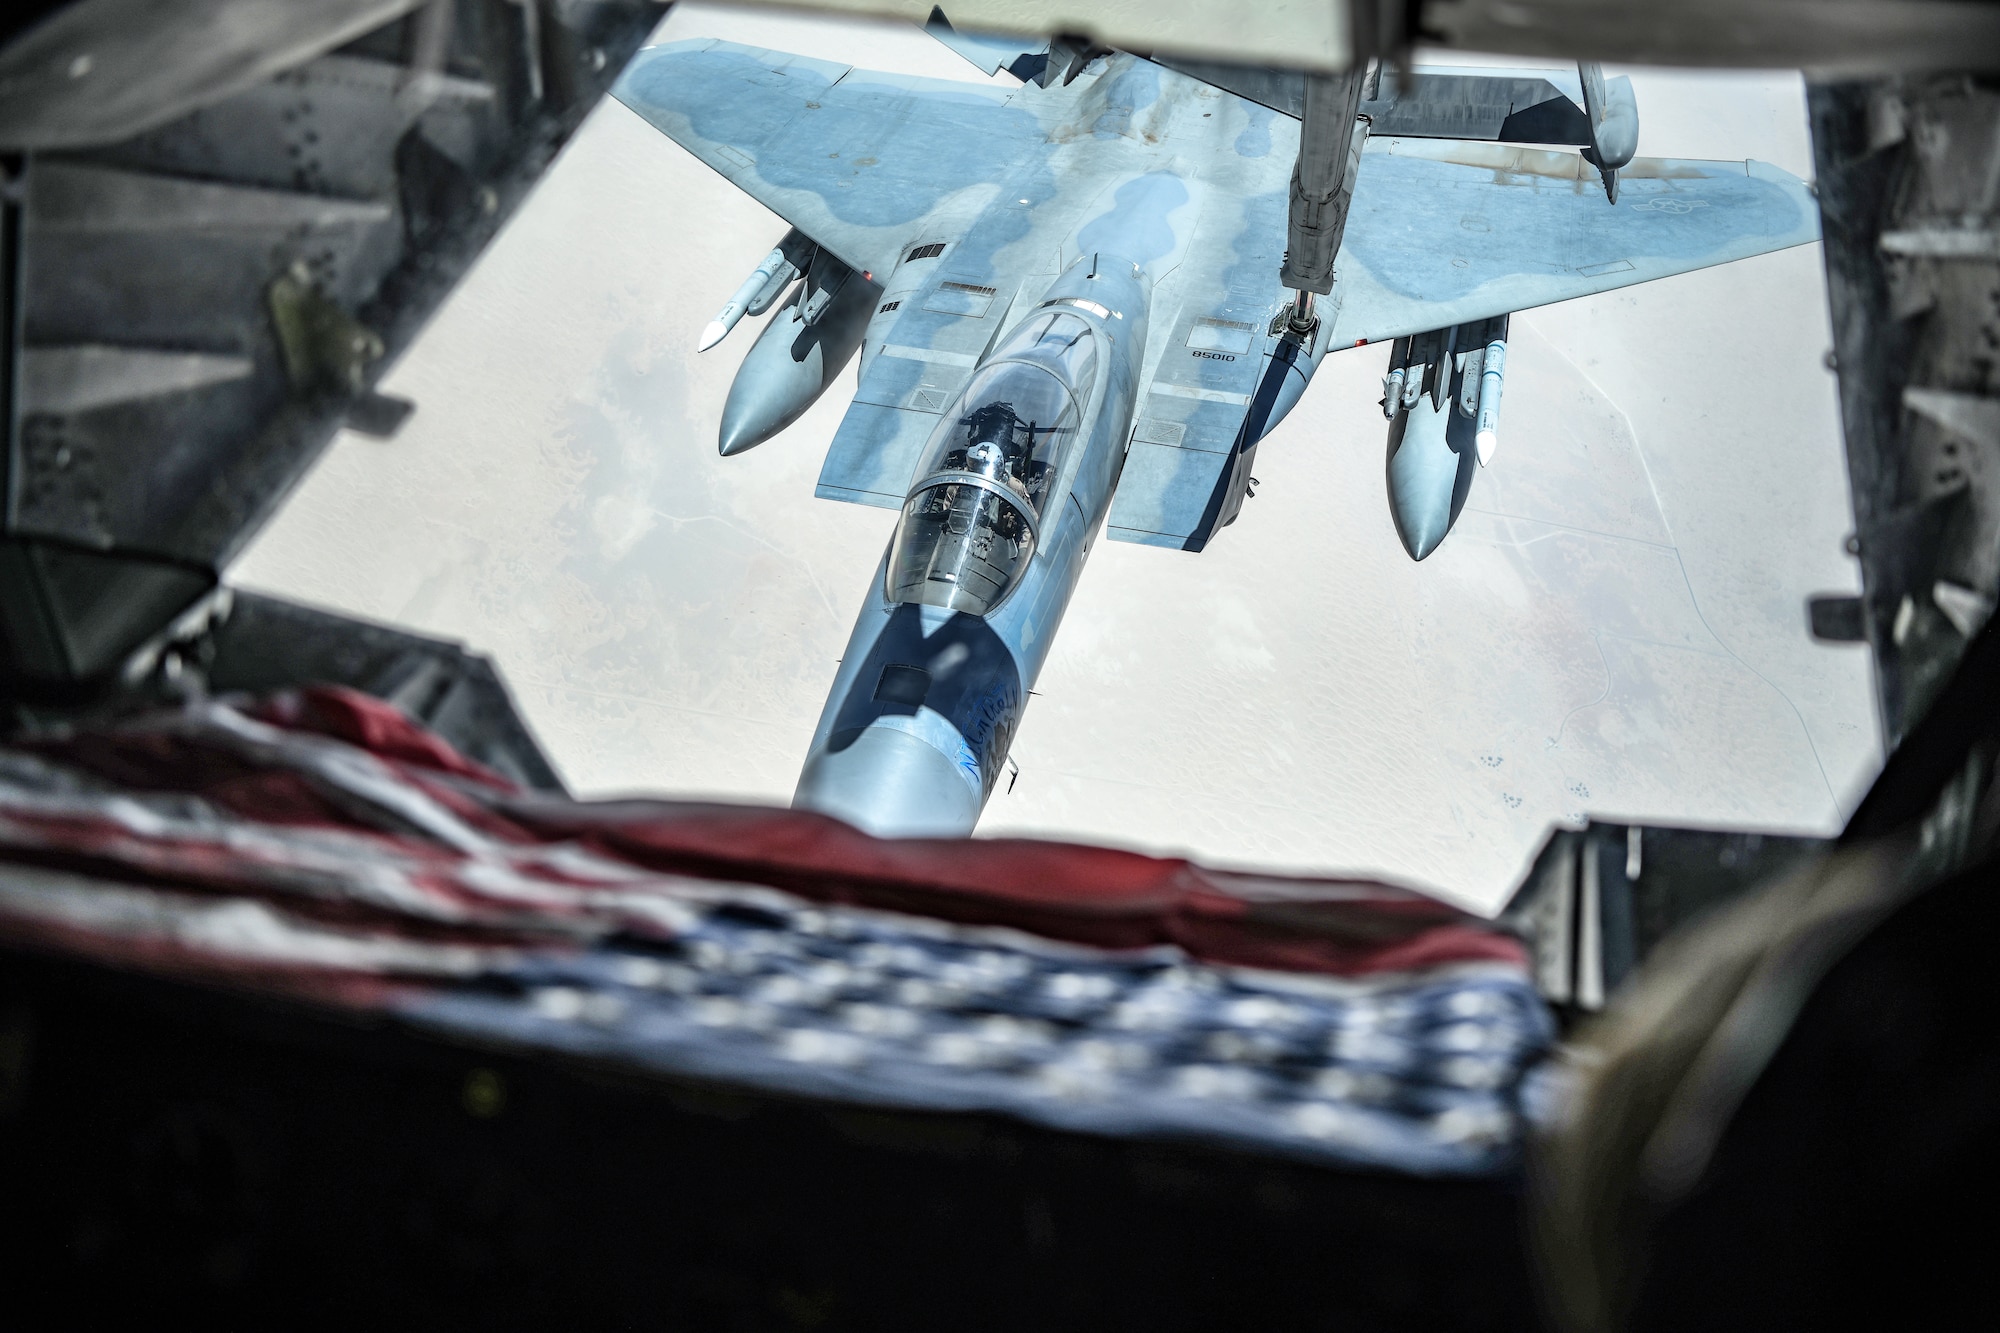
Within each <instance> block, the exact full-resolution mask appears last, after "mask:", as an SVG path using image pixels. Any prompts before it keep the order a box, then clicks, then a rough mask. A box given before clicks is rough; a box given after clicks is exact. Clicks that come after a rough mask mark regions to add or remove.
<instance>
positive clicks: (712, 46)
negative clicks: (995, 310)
mask: <svg viewBox="0 0 2000 1333" xmlns="http://www.w3.org/2000/svg"><path fill="white" fill-rule="evenodd" d="M611 93H612V96H614V97H616V98H617V99H618V100H619V101H621V102H623V103H624V104H625V105H626V106H628V107H630V108H632V110H634V111H636V112H638V113H639V115H640V116H642V117H644V118H645V119H646V120H647V121H649V122H650V123H651V124H652V125H654V126H655V127H656V128H657V129H659V130H660V131H661V132H662V133H664V134H665V135H666V136H667V137H668V138H670V139H672V140H673V141H674V142H675V143H678V144H680V145H681V146H682V147H683V148H686V149H687V150H688V151H689V152H691V153H693V154H694V155H695V156H696V157H698V158H700V159H701V160H702V161H704V162H706V163H707V164H708V165H709V166H711V167H714V168H715V169H716V170H717V171H719V172H721V173H722V175H723V176H725V177H726V178H728V180H729V181H730V183H731V184H733V185H735V186H736V187H737V188H738V189H740V190H742V191H743V192H744V193H745V194H748V195H749V196H750V197H751V198H753V199H755V200H757V202H759V203H761V204H763V205H764V206H765V207H767V208H769V209H770V210H771V211H772V212H774V213H776V214H777V215H778V216H779V217H781V218H783V219H784V220H785V221H787V222H789V223H791V224H792V225H793V226H794V227H797V228H798V229H799V230H800V231H802V232H804V233H805V234H806V235H808V236H810V237H812V238H813V240H815V241H817V242H819V243H820V244H821V245H822V246H824V247H826V248H827V249H828V250H831V251H832V252H833V253H834V254H835V255H836V256H838V257H839V258H840V259H841V261H842V262H844V263H846V264H847V265H848V266H849V267H851V268H854V269H857V270H861V271H863V272H874V273H886V272H888V271H889V270H890V269H891V268H892V267H894V265H895V261H896V257H897V253H898V249H899V247H900V246H901V245H902V243H903V240H904V238H906V237H907V236H909V235H910V234H912V233H913V232H915V231H919V230H922V229H923V227H924V224H925V222H926V220H927V219H928V218H930V217H932V216H933V215H934V214H935V213H937V212H938V211H939V210H941V209H944V208H949V207H950V206H951V204H952V203H953V201H954V198H955V197H956V196H959V195H960V194H961V193H962V192H963V191H965V190H967V189H970V188H972V187H975V186H979V185H984V184H989V183H992V182H995V181H998V180H1001V179H1004V178H1005V177H1006V175H1007V174H1008V173H1009V172H1010V171H1011V169H1012V168H1013V167H1014V165H1015V164H1016V163H1018V162H1019V161H1020V160H1021V159H1022V158H1024V157H1025V156H1026V155H1027V154H1028V153H1029V152H1030V151H1031V150H1032V149H1034V148H1036V147H1038V146H1039V145H1041V144H1042V143H1044V142H1045V141H1046V138H1047V132H1046V130H1045V129H1044V128H1043V127H1042V126H1041V125H1040V123H1039V122H1038V121H1037V120H1036V118H1035V116H1034V115H1033V114H1032V113H1030V112H1029V111H1027V110H1025V109H1024V108H1022V107H1021V106H1019V105H1017V104H1012V103H1013V102H1014V98H1015V97H1016V95H1017V90H1010V89H1005V88H989V87H984V86H981V85H978V84H967V83H952V82H948V81H946V80H942V79H916V78H906V77H903V76H901V75H895V74H883V73H879V72H876V71H872V70H859V69H854V68H852V67H851V66H848V65H836V64H830V63H828V62H827V61H824V60H812V59H809V58H807V57H805V56H796V55H789V54H787V53H785V52H782V51H764V50H759V49H757V48H755V47H748V46H737V45H734V44H733V43H729V42H717V41H692V42H675V43H672V44H670V45H666V46H655V47H649V48H648V49H646V50H644V51H641V52H640V53H639V54H638V55H637V56H636V57H634V58H633V60H632V63H631V65H630V66H628V67H627V68H626V70H625V73H624V74H623V75H621V76H620V77H619V79H618V82H617V83H616V84H615V85H613V87H612V89H611Z"/></svg>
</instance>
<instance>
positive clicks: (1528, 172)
mask: <svg viewBox="0 0 2000 1333" xmlns="http://www.w3.org/2000/svg"><path fill="white" fill-rule="evenodd" d="M1618 178H1619V195H1618V202H1617V204H1615V205H1613V204H1608V203H1606V202H1605V198H1604V191H1603V188H1602V187H1601V186H1600V184H1599V183H1598V174H1597V169H1596V168H1595V167H1593V166H1591V165H1590V164H1589V163H1588V162H1586V161H1584V160H1583V158H1582V157H1580V156H1579V155H1577V154H1575V153H1564V152H1553V151H1543V150H1537V149H1529V148H1518V147H1515V146H1513V145H1510V144H1499V143H1466V142H1451V141H1442V140H1430V139H1399V138H1383V139H1370V140H1369V142H1368V151H1367V155H1366V157H1365V158H1364V159H1363V165H1362V168H1361V172H1360V175H1359V176H1358V178H1357V180H1356V184H1355V190H1354V206H1353V210H1352V211H1351V212H1350V213H1349V214H1348V217H1347V233H1346V237H1345V240H1344V242H1343V244H1342V245H1341V249H1340V256H1339V259H1338V261H1337V263H1336V269H1337V272H1338V274H1339V281H1338V282H1337V284H1336V285H1335V288H1334V291H1335V293H1336V295H1337V296H1338V297H1339V298H1340V309H1339V313H1338V315H1337V316H1336V323H1335V324H1334V326H1333V332H1332V342H1331V345H1332V346H1335V347H1341V346H1353V345H1355V344H1356V343H1359V342H1363V341H1366V342H1379V341H1381V340H1383V339H1385V338H1397V337H1401V336H1403V335H1405V334H1410V333H1421V332H1423V331H1425V330H1427V329H1437V328H1443V327H1445V326H1446V325H1449V324H1464V323H1469V322H1471V321H1473V320H1477V319H1486V318H1489V317H1491V316H1494V315H1503V314H1507V313H1510V312H1512V311H1516V310H1528V309H1531V308H1533V307H1535V306H1542V305H1548V304H1550V303H1552V302H1556V301H1567V300H1570V299H1571V298H1573V297H1578V296H1588V295H1591V294H1592V293H1594V292H1603V291H1610V290H1611V289H1613V288H1616V287H1629V286H1631V285H1632V284H1634V283H1640V282H1649V281H1651V280H1652V279H1654V278H1664V277H1668V276H1670V275H1672V274H1675V273H1687V272H1690V271H1692V270H1694V269H1699V268H1707V267H1709V266H1710V265H1713V264H1724V263H1728V262H1729V261H1730V260H1734V259H1745V258H1748V257H1749V256H1751V255H1759V254H1764V253H1766V252H1768V251H1771V250H1782V249H1785V248H1786V247H1788V246H1794V245H1804V244H1806V243H1807V242H1809V241H1815V240H1818V239H1819V207H1818V204H1817V203H1816V202H1815V201H1814V199H1813V196H1812V193H1811V191H1810V190H1809V189H1808V188H1807V186H1806V184H1805V182H1804V181H1801V180H1799V179H1798V178H1797V177H1795V176H1792V175H1789V174H1788V173H1786V172H1783V171H1780V170H1779V169H1778V168H1776V167H1773V166H1769V165H1767V164H1766V163H1763V162H1696V161H1680V160H1676V159H1671V158H1643V157H1642V158H1634V159H1633V160H1632V162H1631V164H1630V165H1628V166H1626V167H1625V168H1624V169H1623V170H1622V171H1620V172H1619V173H1618Z"/></svg>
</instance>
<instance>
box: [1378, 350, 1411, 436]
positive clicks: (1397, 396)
mask: <svg viewBox="0 0 2000 1333" xmlns="http://www.w3.org/2000/svg"><path fill="white" fill-rule="evenodd" d="M1409 366H1410V340H1409V339H1408V338H1398V339H1396V341H1395V343H1394V344H1393V345H1391V347H1390V348H1389V373H1388V374H1387V375H1384V376H1383V377H1382V415H1383V416H1384V417H1386V418H1387V419H1388V420H1390V421H1394V420H1395V419H1396V414H1397V413H1398V412H1400V411H1402V410H1403V379H1404V377H1405V376H1406V375H1407V374H1408V373H1409Z"/></svg>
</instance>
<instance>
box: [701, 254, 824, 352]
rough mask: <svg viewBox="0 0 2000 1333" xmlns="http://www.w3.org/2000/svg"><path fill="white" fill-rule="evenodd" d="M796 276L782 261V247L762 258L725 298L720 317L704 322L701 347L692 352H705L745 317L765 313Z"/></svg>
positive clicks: (789, 264)
mask: <svg viewBox="0 0 2000 1333" xmlns="http://www.w3.org/2000/svg"><path fill="white" fill-rule="evenodd" d="M798 276H799V269H798V265H796V264H794V263H793V262H792V261H791V260H789V259H787V258H786V257H785V247H784V246H782V245H781V246H779V247H778V248H777V249H775V250H773V251H771V253H770V254H768V255H765V256H764V262H763V263H761V264H759V265H757V267H756V268H754V269H752V270H751V272H750V276H749V277H747V278H745V279H744V280H743V285H742V286H741V287H738V288H737V289H736V295H734V296H732V297H730V298H729V304H727V305H725V306H723V307H722V313H721V314H719V315H717V316H716V317H715V318H714V319H711V320H710V321H708V326H707V327H706V328H704V329H703V330H702V331H701V343H700V345H699V346H697V347H696V348H695V349H694V350H695V351H697V352H706V351H707V350H708V349H709V348H711V347H713V346H715V345H716V344H717V343H719V342H721V341H722V340H723V339H724V338H726V337H728V336H729V331H730V330H731V329H733V328H735V327H736V322H737V321H738V320H740V319H742V318H743V317H744V316H745V315H761V314H763V313H764V312H765V311H766V310H769V309H770V308H771V303H772V302H773V301H776V300H777V299H778V298H779V297H780V296H782V295H784V292H785V288H786V287H788V286H790V285H791V282H792V280H793V279H794V278H796V277H798Z"/></svg>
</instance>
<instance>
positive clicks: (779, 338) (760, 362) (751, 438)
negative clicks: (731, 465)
mask: <svg viewBox="0 0 2000 1333" xmlns="http://www.w3.org/2000/svg"><path fill="white" fill-rule="evenodd" d="M881 290H882V289H881V288H879V287H877V286H876V285H875V284H874V283H872V282H870V281H869V280H868V279H867V278H866V277H864V276H863V275H862V274H859V273H851V272H849V271H848V270H847V269H846V268H845V267H844V266H841V265H839V263H838V261H836V260H832V258H831V257H830V256H825V255H822V256H821V259H820V261H818V262H815V263H814V264H813V266H812V271H811V272H810V273H809V274H808V276H807V278H806V281H804V282H803V283H800V284H799V285H798V287H796V288H795V289H794V290H793V292H792V295H791V296H790V297H788V298H787V299H786V301H785V303H784V305H783V306H782V307H780V308H779V310H778V312H777V313H776V314H775V315H773V316H771V322H770V323H769V324H766V325H765V326H764V331H763V333H761V334H759V335H758V337H757V341H756V342H755V343H753V344H751V347H750V351H749V354H748V355H746V356H745V357H744V358H743V365H742V366H741V367H740V368H739V369H738V370H737V372H736V379H735V380H734V382H732V383H731V384H730V386H729V398H728V401H726V402H725V403H724V404H723V406H722V431H721V436H720V439H719V441H718V443H719V446H720V448H721V451H722V455H723V457H725V458H727V457H730V456H732V455H734V454H740V453H742V452H743V451H744V450H746V449H749V448H752V447H754V446H756V445H759V444H762V443H763V442H764V441H766V440H768V439H770V438H771V437H772V436H773V435H776V434H777V433H778V432H779V431H781V430H783V429H784V428H785V427H787V426H789V425H791V424H792V423H793V422H794V421H797V420H798V419H799V418H800V417H801V416H803V415H804V414H805V411H806V409H807V408H809V407H811V406H812V405H813V403H815V402H816V401H818V399H819V396H820V394H822V393H824V392H825V391H826V386H827V385H829V384H831V383H832V382H833V381H834V378H835V377H836V376H838V375H839V374H840V372H841V370H842V369H843V368H844V367H845V366H846V365H847V363H848V361H849V359H850V358H852V357H853V355H854V353H855V349H857V348H858V347H860V346H861V335H862V334H863V333H865V332H866V331H867V328H868V317H869V316H870V315H871V314H873V313H874V311H875V298H876V296H877V295H878V294H879V293H880V292H881ZM808 312H811V313H816V314H817V315H818V318H817V319H816V320H813V321H811V322H808V321H807V314H808Z"/></svg>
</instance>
